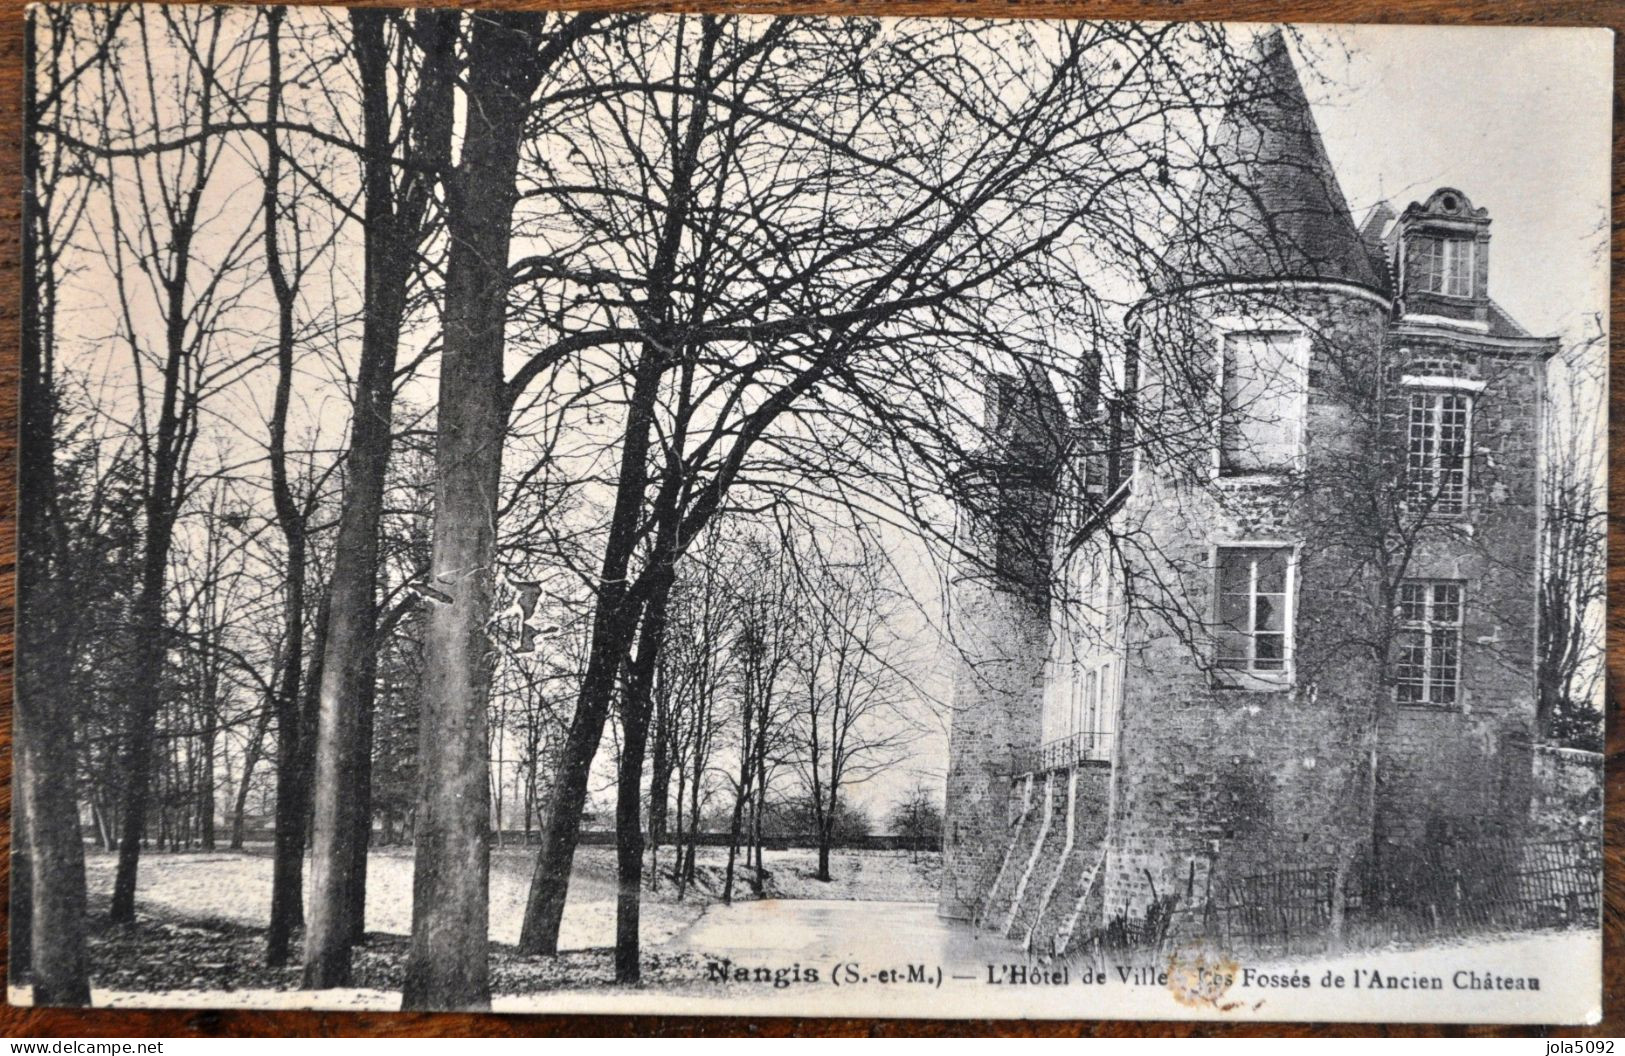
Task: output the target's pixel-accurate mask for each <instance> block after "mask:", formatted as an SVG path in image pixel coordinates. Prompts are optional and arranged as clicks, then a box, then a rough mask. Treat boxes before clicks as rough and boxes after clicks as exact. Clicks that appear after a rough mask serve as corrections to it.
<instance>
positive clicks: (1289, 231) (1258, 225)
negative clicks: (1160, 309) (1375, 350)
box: [1171, 30, 1388, 291]
mask: <svg viewBox="0 0 1625 1056" xmlns="http://www.w3.org/2000/svg"><path fill="white" fill-rule="evenodd" d="M1253 62H1254V65H1253V66H1252V68H1251V70H1250V71H1249V72H1248V73H1247V74H1246V75H1245V76H1244V77H1243V81H1242V83H1241V85H1240V86H1239V90H1238V92H1237V93H1236V97H1235V99H1234V101H1233V102H1232V103H1231V105H1230V109H1229V111H1228V112H1227V113H1226V115H1225V117H1224V119H1223V121H1222V122H1221V123H1220V126H1219V128H1218V130H1217V134H1216V135H1215V137H1214V143H1213V146H1212V148H1211V149H1210V151H1209V162H1208V164H1206V165H1205V166H1204V167H1203V168H1204V175H1203V178H1202V179H1203V182H1202V185H1201V187H1200V188H1199V189H1198V195H1197V206H1196V210H1195V214H1196V215H1195V218H1194V219H1195V222H1194V223H1193V224H1190V225H1187V230H1186V233H1185V236H1184V237H1183V238H1182V240H1181V244H1180V245H1178V246H1176V247H1175V250H1174V252H1173V254H1172V256H1171V263H1172V265H1173V269H1174V271H1175V273H1176V275H1177V277H1178V281H1179V282H1180V283H1196V282H1208V281H1215V280H1225V279H1229V280H1238V279H1239V280H1250V279H1339V280H1344V281H1348V282H1355V283H1359V284H1360V285H1363V286H1368V287H1370V288H1372V289H1375V290H1379V291H1386V289H1387V285H1388V284H1387V283H1386V282H1384V281H1383V279H1382V276H1381V275H1380V274H1379V269H1378V268H1377V267H1376V265H1375V262H1374V261H1373V259H1372V257H1373V254H1372V247H1371V246H1370V244H1369V243H1368V242H1367V241H1366V240H1365V239H1363V238H1362V237H1361V235H1360V232H1359V231H1358V230H1356V228H1355V226H1354V221H1353V218H1352V217H1351V216H1350V215H1349V207H1348V202H1347V201H1346V200H1345V199H1344V197H1343V191H1342V188H1341V187H1339V186H1338V183H1337V176H1336V174H1335V173H1334V171H1333V169H1332V163H1331V159H1330V158H1328V157H1327V156H1326V148H1325V145H1324V144H1323V143H1322V142H1321V138H1320V130H1319V128H1318V127H1317V126H1316V124H1315V118H1314V114H1313V113H1312V112H1311V110H1310V107H1309V100H1308V98H1307V97H1305V95H1304V92H1303V85H1302V83H1301V82H1300V81H1299V79H1298V73H1297V70H1296V69H1295V68H1294V66H1293V64H1292V57H1291V56H1290V55H1289V54H1288V52H1287V47H1286V41H1285V39H1284V38H1283V37H1282V35H1281V32H1280V31H1279V30H1275V31H1272V32H1270V33H1268V34H1266V35H1265V36H1264V37H1262V38H1260V40H1259V42H1258V43H1257V45H1256V46H1255V49H1254V53H1253Z"/></svg>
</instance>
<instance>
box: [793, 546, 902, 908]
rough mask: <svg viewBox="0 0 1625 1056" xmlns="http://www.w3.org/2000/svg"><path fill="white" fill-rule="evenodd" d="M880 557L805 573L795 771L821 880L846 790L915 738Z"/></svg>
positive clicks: (893, 604)
mask: <svg viewBox="0 0 1625 1056" xmlns="http://www.w3.org/2000/svg"><path fill="white" fill-rule="evenodd" d="M885 573H886V566H885V564H884V563H883V562H882V561H881V560H880V559H879V558H878V556H877V555H874V554H871V553H868V552H865V551H860V552H859V553H858V554H856V555H854V556H853V557H851V558H847V559H844V560H843V559H842V558H841V557H839V556H825V557H823V558H822V559H821V560H820V561H819V562H818V563H817V564H816V565H815V566H814V567H813V568H812V569H810V570H809V571H808V572H807V573H806V575H807V579H808V583H807V586H806V589H805V596H806V597H807V599H808V602H809V605H808V612H807V616H806V624H805V627H804V630H803V631H802V634H801V635H800V641H799V642H798V643H797V645H798V647H799V648H798V649H797V655H796V658H795V660H794V667H795V681H796V689H795V697H794V701H795V707H796V709H797V713H798V714H797V716H796V721H795V725H794V731H795V734H794V735H795V738H796V749H797V751H796V769H797V771H798V772H799V774H800V776H801V783H802V788H803V790H804V792H805V794H806V797H807V806H808V813H809V814H810V815H811V820H812V822H813V826H814V830H815V832H816V835H817V837H818V874H817V875H818V879H820V880H824V881H828V880H831V879H833V878H832V877H831V875H830V871H829V853H830V850H831V847H832V845H833V843H834V838H835V830H836V822H837V820H838V819H839V818H840V814H841V808H842V806H844V801H843V800H842V799H841V794H842V793H843V792H844V791H850V789H851V787H852V786H853V785H856V784H860V783H862V782H864V781H866V780H868V779H869V778H871V777H873V776H874V775H875V774H877V773H880V772H881V771H883V770H884V769H886V768H887V767H888V766H890V765H891V764H893V763H894V762H896V760H897V758H898V756H899V755H900V754H901V752H902V750H903V749H904V747H905V746H906V745H907V744H908V743H909V741H910V740H911V739H912V738H913V737H914V736H916V732H915V731H914V730H912V729H911V728H910V725H909V724H908V723H907V721H906V717H905V716H903V715H901V714H900V713H899V712H898V709H897V698H898V696H899V695H900V694H899V690H900V689H901V687H902V686H903V684H904V680H903V678H902V677H900V673H899V665H900V664H901V663H904V662H906V658H905V657H903V656H901V655H900V653H901V648H900V647H901V644H902V643H900V642H899V641H898V639H897V636H896V631H895V629H894V627H893V626H892V624H893V621H894V620H895V619H896V618H897V614H898V605H897V601H896V588H895V586H894V585H893V584H890V583H888V582H886V578H885Z"/></svg>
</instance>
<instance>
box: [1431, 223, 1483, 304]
mask: <svg viewBox="0 0 1625 1056" xmlns="http://www.w3.org/2000/svg"><path fill="white" fill-rule="evenodd" d="M1477 248H1478V243H1477V242H1476V241H1475V240H1474V239H1471V238H1426V239H1423V240H1422V257H1421V275H1419V276H1418V278H1419V280H1420V283H1419V287H1418V288H1419V289H1420V290H1421V291H1422V292H1423V293H1440V294H1443V295H1444V296H1446V297H1471V296H1472V295H1473V270H1474V264H1475V260H1474V257H1475V254H1476V251H1477Z"/></svg>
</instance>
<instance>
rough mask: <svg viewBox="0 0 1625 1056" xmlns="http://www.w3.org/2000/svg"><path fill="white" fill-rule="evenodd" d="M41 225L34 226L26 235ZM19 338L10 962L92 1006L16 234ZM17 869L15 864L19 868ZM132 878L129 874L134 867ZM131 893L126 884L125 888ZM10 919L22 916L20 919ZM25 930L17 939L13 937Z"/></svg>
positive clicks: (31, 322)
mask: <svg viewBox="0 0 1625 1056" xmlns="http://www.w3.org/2000/svg"><path fill="white" fill-rule="evenodd" d="M24 33H25V37H24V50H25V52H26V55H27V60H26V63H25V64H26V65H27V66H28V67H29V68H30V69H32V68H33V63H34V58H35V51H34V45H35V41H34V20H33V19H32V18H30V19H29V20H28V21H27V25H26V28H25V30H24ZM35 106H36V103H35V99H34V93H33V91H32V89H31V90H30V91H29V92H28V93H27V103H26V107H27V114H26V121H27V126H28V129H27V132H26V133H25V135H24V137H23V152H24V163H23V164H24V170H23V172H24V176H23V188H24V194H25V195H26V196H27V197H26V198H25V205H26V207H27V208H28V211H29V219H30V221H31V222H32V221H33V220H34V211H35V210H37V209H38V202H37V200H36V199H35V198H34V195H35V194H36V193H37V187H36V179H37V176H38V158H37V154H36V149H37V148H36V145H35V140H34V129H35V128H36V127H37V125H38V116H39V115H38V114H37V112H36V110H35ZM39 230H40V228H39V227H32V228H31V230H30V232H29V234H30V235H33V234H35V233H36V232H38V231H39ZM23 242H24V248H23V298H22V299H23V327H22V330H23V340H22V349H21V356H20V359H21V363H20V366H21V373H22V378H21V382H22V386H21V387H22V392H21V397H22V406H21V411H22V415H21V417H22V423H21V429H20V437H19V439H20V441H21V445H22V446H21V450H20V453H19V457H18V464H17V473H18V481H17V490H18V518H19V535H20V538H21V539H22V541H23V542H24V544H25V545H22V546H20V547H18V550H19V559H18V567H17V579H18V583H17V613H18V617H17V628H16V634H17V643H16V644H17V653H16V660H15V667H16V670H15V677H16V680H17V681H16V695H15V711H14V716H13V718H14V721H15V723H16V726H15V733H14V738H15V739H14V744H15V746H16V754H15V756H14V758H15V760H16V766H17V771H18V773H17V777H18V780H17V782H16V784H15V786H14V787H15V789H16V791H18V792H20V793H21V795H20V800H19V802H18V803H16V804H15V805H14V811H13V824H14V826H15V825H16V823H17V822H21V831H19V830H18V829H16V828H14V829H13V840H14V848H15V847H22V848H25V849H26V853H25V854H15V853H14V854H13V856H12V859H11V865H12V869H13V872H12V874H11V876H12V913H13V914H14V918H13V924H12V941H13V943H14V945H13V946H12V947H11V950H12V964H13V966H14V968H16V967H19V962H20V967H22V968H24V969H26V970H27V971H29V972H30V973H31V975H32V979H33V982H34V1004H35V1005H88V1004H90V977H89V968H88V965H87V962H86V958H85V856H84V855H85V849H84V841H83V839H82V838H81V836H80V834H79V807H78V796H77V793H76V791H75V781H76V777H77V774H78V766H77V762H78V753H77V751H76V750H75V748H74V737H73V719H72V716H71V715H70V713H69V711H68V705H69V701H70V700H71V699H72V696H71V694H70V693H69V692H68V691H67V687H65V686H64V685H63V677H62V676H63V675H64V672H63V671H61V670H60V667H61V664H60V661H59V659H58V656H59V654H58V652H57V650H56V649H55V645H56V643H54V642H52V640H51V639H52V637H53V635H52V627H53V624H54V623H55V621H54V620H53V619H52V616H53V615H54V613H53V611H52V603H53V600H56V601H57V602H58V604H60V599H53V598H52V596H51V595H52V583H51V580H52V579H53V578H54V577H53V574H52V573H53V568H52V561H51V556H50V555H51V553H52V551H53V550H54V549H55V548H54V547H52V546H51V545H50V536H51V525H50V522H49V511H50V509H51V508H52V506H53V505H54V498H55V491H56V471H55V462H54V448H55V439H56V438H55V406H54V394H53V386H52V379H51V376H50V373H49V371H50V368H49V367H48V366H47V363H48V360H47V358H46V356H47V351H48V350H47V349H46V348H45V339H44V332H43V330H42V328H41V322H42V320H41V318H40V303H39V298H40V293H41V290H40V275H39V270H38V267H39V265H38V260H37V257H36V255H35V249H36V247H35V246H34V245H33V238H31V237H30V238H25V239H24V240H23ZM19 866H21V867H25V868H26V871H27V875H26V876H24V875H22V870H21V869H19ZM131 879H132V881H133V879H134V874H133V873H132V875H131ZM131 893H132V895H133V893H134V892H133V884H132V892H131ZM17 918H21V919H20V920H19V919H17ZM22 927H26V928H27V934H26V935H20V934H18V932H19V931H20V930H21V928H22Z"/></svg>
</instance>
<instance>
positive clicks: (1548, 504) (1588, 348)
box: [1538, 329, 1608, 751]
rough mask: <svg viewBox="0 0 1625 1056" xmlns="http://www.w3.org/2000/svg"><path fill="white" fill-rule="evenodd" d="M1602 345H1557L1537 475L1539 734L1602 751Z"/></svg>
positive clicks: (1594, 339) (1601, 341)
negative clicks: (1539, 507)
mask: <svg viewBox="0 0 1625 1056" xmlns="http://www.w3.org/2000/svg"><path fill="white" fill-rule="evenodd" d="M1605 346H1606V338H1605V337H1604V336H1603V335H1602V334H1601V332H1600V329H1599V330H1598V331H1597V332H1594V333H1593V335H1592V336H1591V337H1590V338H1588V339H1587V340H1585V341H1582V342H1579V343H1578V344H1576V345H1574V346H1572V347H1570V348H1568V349H1566V350H1565V353H1564V355H1563V357H1562V360H1561V362H1560V364H1559V370H1558V372H1557V373H1556V375H1555V376H1554V377H1553V379H1552V385H1551V388H1552V390H1553V391H1552V392H1551V393H1550V394H1549V396H1548V400H1549V403H1550V406H1551V408H1552V410H1551V414H1550V415H1549V417H1548V424H1547V427H1546V430H1545V432H1544V436H1543V439H1544V441H1545V450H1544V452H1543V470H1544V471H1543V475H1542V478H1541V485H1542V489H1543V491H1544V494H1543V496H1542V507H1543V508H1542V518H1541V520H1542V523H1541V528H1542V534H1541V585H1540V700H1539V713H1538V714H1539V725H1540V733H1541V736H1542V738H1543V739H1545V740H1548V741H1550V742H1553V743H1557V744H1561V745H1565V746H1568V747H1572V748H1584V749H1588V750H1590V751H1601V750H1602V714H1601V711H1600V710H1599V709H1598V707H1597V703H1596V701H1597V686H1598V683H1599V681H1600V679H1601V677H1602V658H1603V648H1604V646H1603V624H1602V616H1601V606H1602V605H1603V603H1604V600H1605V599H1606V598H1607V591H1608V587H1607V579H1606V569H1607V564H1608V561H1607V531H1606V527H1607V509H1606V503H1605V494H1604V491H1603V485H1602V483H1601V482H1602V481H1603V480H1604V479H1605V469H1604V466H1605V465H1606V459H1607V454H1606V446H1607V445H1606V444H1605V443H1604V432H1603V430H1602V429H1601V423H1602V422H1604V421H1606V408H1605V407H1604V405H1603V401H1604V400H1605V399H1606V393H1607V386H1606V385H1605V384H1604V383H1603V382H1604V378H1603V374H1602V369H1603V364H1604V363H1605V362H1606V356H1604V355H1602V354H1600V350H1601V349H1603V348H1604V347H1605Z"/></svg>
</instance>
